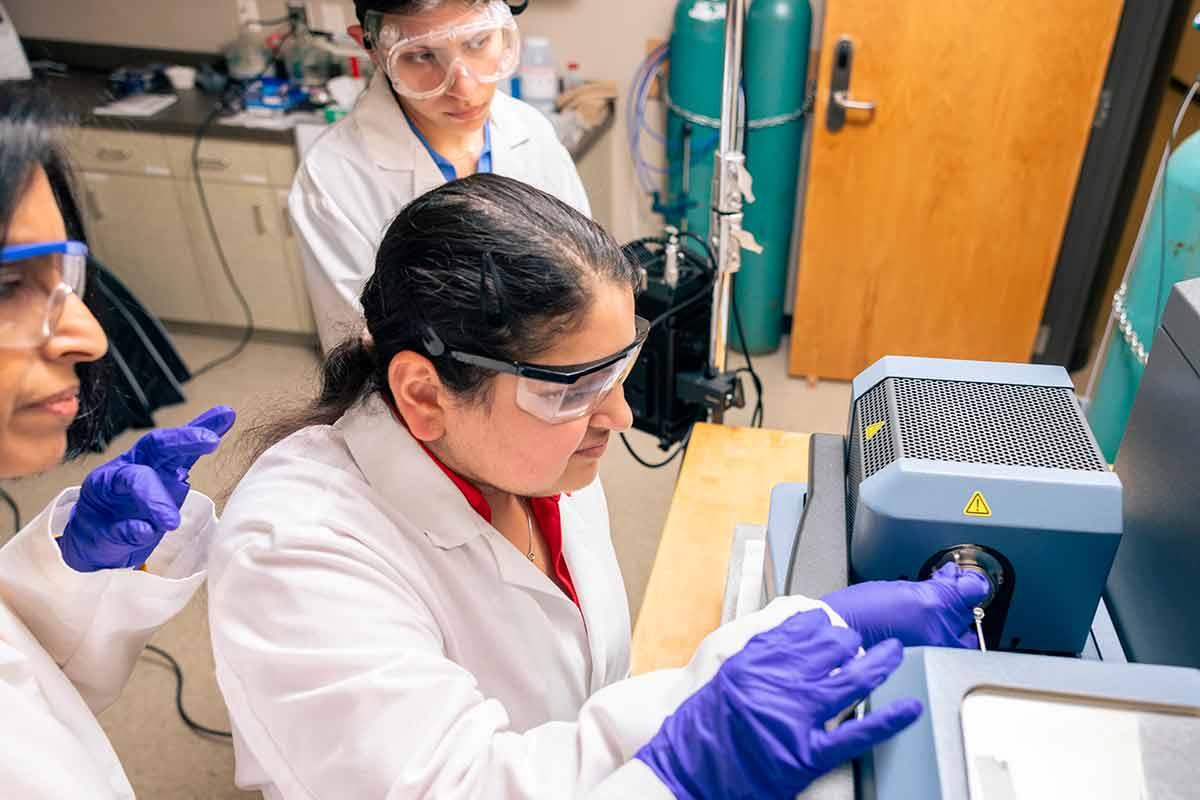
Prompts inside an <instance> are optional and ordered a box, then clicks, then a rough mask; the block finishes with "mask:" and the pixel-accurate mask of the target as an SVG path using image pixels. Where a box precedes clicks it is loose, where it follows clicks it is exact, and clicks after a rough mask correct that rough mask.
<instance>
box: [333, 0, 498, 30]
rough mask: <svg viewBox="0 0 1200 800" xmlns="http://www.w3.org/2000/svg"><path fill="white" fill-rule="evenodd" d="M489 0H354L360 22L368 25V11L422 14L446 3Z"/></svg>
mask: <svg viewBox="0 0 1200 800" xmlns="http://www.w3.org/2000/svg"><path fill="white" fill-rule="evenodd" d="M486 1H487V0H354V13H355V14H356V15H357V16H358V24H359V25H366V24H367V23H366V19H367V12H369V11H380V12H383V13H384V14H421V13H423V12H425V11H432V10H433V9H435V8H438V7H439V6H443V5H445V4H446V3H450V2H458V3H461V4H462V5H465V6H476V5H481V4H483V3H484V2H486Z"/></svg>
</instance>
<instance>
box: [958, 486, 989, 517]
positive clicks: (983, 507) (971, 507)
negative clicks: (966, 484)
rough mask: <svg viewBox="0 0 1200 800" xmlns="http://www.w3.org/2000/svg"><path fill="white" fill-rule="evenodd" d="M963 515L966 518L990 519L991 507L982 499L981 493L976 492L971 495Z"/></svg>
mask: <svg viewBox="0 0 1200 800" xmlns="http://www.w3.org/2000/svg"><path fill="white" fill-rule="evenodd" d="M963 513H964V514H966V515H967V516H968V517H990V516H991V515H992V507H991V506H989V505H988V501H987V500H985V499H984V498H983V492H976V493H975V494H973V495H971V499H970V500H969V501H968V502H967V507H966V508H964V509H963Z"/></svg>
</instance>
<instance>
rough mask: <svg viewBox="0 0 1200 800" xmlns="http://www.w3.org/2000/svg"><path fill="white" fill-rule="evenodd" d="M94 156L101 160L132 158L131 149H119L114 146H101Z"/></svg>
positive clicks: (125, 159)
mask: <svg viewBox="0 0 1200 800" xmlns="http://www.w3.org/2000/svg"><path fill="white" fill-rule="evenodd" d="M96 158H98V159H100V160H101V161H128V160H129V159H131V158H133V151H132V150H119V149H117V148H114V147H101V148H100V149H99V150H97V151H96Z"/></svg>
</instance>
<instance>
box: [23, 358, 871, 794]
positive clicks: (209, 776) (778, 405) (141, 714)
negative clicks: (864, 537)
mask: <svg viewBox="0 0 1200 800" xmlns="http://www.w3.org/2000/svg"><path fill="white" fill-rule="evenodd" d="M175 339H176V344H177V346H178V347H179V349H180V351H181V352H182V353H183V355H184V357H185V359H186V360H187V362H188V363H189V364H192V365H198V364H202V363H204V362H206V361H207V360H208V359H210V358H213V357H214V356H216V355H219V354H220V353H222V352H224V350H226V349H227V348H228V347H229V346H230V344H231V342H230V341H229V340H226V339H222V338H217V337H210V336H201V335H195V334H177V335H176V337H175ZM786 351H787V346H786V341H785V343H784V347H783V348H781V350H780V351H779V352H777V353H775V354H773V355H771V356H765V357H762V358H759V359H756V361H755V366H756V367H757V368H758V370H759V372H760V373H761V375H762V378H763V382H764V384H765V399H766V403H765V408H766V425H767V427H772V428H783V429H788V430H800V431H836V432H840V431H842V430H843V429H844V427H845V424H846V413H847V404H848V402H849V387H848V385H847V384H844V383H835V382H827V383H821V384H819V385H817V386H815V387H810V386H808V385H807V384H806V383H805V382H804V381H801V380H794V379H790V378H788V377H787V374H786ZM732 358H733V359H737V358H738V356H736V355H733V356H732ZM316 366H317V357H316V354H315V353H314V352H313V351H312V350H310V349H308V348H305V347H301V346H297V345H287V344H276V343H268V342H262V341H255V342H252V343H251V345H250V346H249V347H248V348H247V350H246V351H245V352H244V353H243V354H242V355H241V356H239V357H238V358H237V359H236V360H235V361H233V362H231V363H229V364H227V365H224V366H222V367H220V368H218V369H216V370H214V371H213V372H210V373H208V374H206V375H204V376H202V377H200V378H198V379H196V380H195V381H193V382H191V383H190V384H188V386H187V392H188V398H189V399H188V402H187V403H186V404H184V405H181V406H176V407H173V408H169V409H165V410H163V411H161V412H160V413H159V414H158V417H157V422H158V423H159V424H160V425H177V424H181V423H183V422H186V421H187V420H189V419H191V418H192V417H193V416H195V415H196V414H198V413H199V412H200V411H203V410H204V409H206V408H208V407H209V406H211V405H213V404H216V403H227V404H229V405H232V406H234V407H235V408H237V409H238V411H239V414H240V416H239V420H238V424H237V426H236V427H235V428H234V430H233V432H232V433H231V434H230V436H229V437H227V442H228V444H227V445H226V446H225V448H223V450H222V452H221V453H220V454H219V455H218V456H216V457H215V458H209V459H205V460H202V461H201V462H200V463H199V464H198V465H197V466H196V468H195V469H194V470H193V472H192V475H193V486H194V487H195V488H196V489H199V490H201V491H204V492H207V493H208V494H210V495H212V496H214V497H216V496H217V495H220V494H222V493H224V492H225V491H226V490H228V489H229V488H230V485H231V483H232V482H233V481H234V480H236V477H237V475H238V474H239V471H240V469H239V468H240V464H241V461H242V459H241V458H240V456H241V451H240V450H239V448H238V447H237V434H238V433H239V432H240V431H244V430H245V429H246V428H247V427H248V426H249V425H251V424H253V422H254V420H255V419H256V418H261V415H262V414H263V412H264V410H267V409H275V408H278V406H279V404H280V403H286V402H293V401H294V402H299V401H301V400H303V399H305V398H307V397H309V396H310V394H311V392H312V390H313V387H314V379H315V375H316ZM747 388H748V389H749V387H747ZM748 419H749V413H748V409H747V410H745V411H735V412H734V413H732V414H731V415H730V417H729V420H728V421H729V423H730V424H744V423H745V422H746V421H748ZM137 435H138V434H137V433H127V434H125V435H124V436H123V437H121V438H120V439H118V440H117V441H116V442H114V443H113V445H112V447H111V448H110V452H109V453H108V454H106V455H104V456H91V457H89V458H87V459H84V460H81V461H78V462H74V463H72V464H68V465H64V466H62V467H59V468H58V469H55V470H54V471H52V472H50V473H47V474H45V475H40V476H37V477H34V478H27V479H23V480H19V481H9V482H6V483H5V484H4V486H5V488H6V489H8V491H9V492H10V493H11V494H12V495H13V497H14V498H15V499H16V501H17V503H18V504H19V506H20V509H21V512H22V515H23V517H24V518H25V519H29V518H30V517H32V516H33V515H34V514H35V513H37V511H39V510H40V509H41V508H42V507H43V506H44V505H45V504H46V503H47V502H49V501H50V499H52V498H53V497H54V495H55V494H56V493H57V492H58V490H59V489H61V488H62V487H64V486H68V485H73V484H77V483H78V482H79V481H80V480H81V478H82V477H83V476H84V475H85V474H86V473H87V472H88V470H90V469H91V468H92V467H94V466H96V465H97V464H99V463H103V461H104V460H106V459H107V458H108V457H111V455H114V454H116V453H118V452H120V451H121V450H123V449H125V448H126V447H128V446H129V445H130V443H132V441H133V440H134V439H136V437H137ZM631 440H632V441H633V443H634V445H635V446H636V447H638V448H639V452H641V453H642V454H643V455H644V456H645V457H651V456H656V455H658V452H657V451H656V450H655V449H654V447H653V442H652V441H650V439H649V437H646V436H644V435H642V434H639V433H634V434H631ZM605 458H606V461H605V463H604V465H603V467H602V475H603V479H604V482H605V487H606V490H607V493H608V499H609V508H610V509H611V513H612V522H613V538H614V541H615V545H616V550H617V556H618V558H619V559H620V562H621V566H622V569H623V571H624V574H625V583H626V586H627V588H628V591H629V599H630V604H631V607H632V609H633V611H634V613H635V614H636V611H637V609H638V607H639V606H640V604H641V599H642V593H643V591H644V588H645V585H646V580H647V578H648V577H649V574H650V567H651V565H652V563H653V559H654V554H655V551H656V549H657V547H658V538H659V534H660V532H661V530H662V525H663V522H664V521H665V519H666V516H667V509H668V507H669V505H670V500H671V491H672V487H673V484H674V481H675V476H676V475H677V473H678V462H676V463H675V464H673V465H672V466H671V467H669V468H665V469H660V470H647V469H645V468H644V467H641V466H639V465H638V464H637V463H636V462H634V460H633V459H632V458H631V457H630V456H629V454H628V453H626V452H625V450H624V448H623V447H620V446H614V447H612V448H610V450H609V453H608V455H607V456H606V457H605ZM769 490H770V487H769V486H764V487H763V491H764V492H767V491H769ZM206 600H207V598H206V596H205V594H204V592H203V590H202V591H201V592H200V593H198V594H197V596H196V598H195V599H194V600H193V602H192V603H191V604H190V605H189V606H188V607H187V608H186V609H185V610H184V612H183V613H182V614H180V615H179V616H178V617H176V618H175V619H174V620H172V621H171V622H170V623H168V624H167V625H166V626H165V627H164V628H163V629H162V630H161V631H159V633H158V634H157V635H156V636H155V638H154V642H155V643H156V644H158V645H159V646H161V647H164V648H166V649H167V650H168V651H170V652H171V653H173V654H174V655H175V657H176V658H178V659H179V661H180V663H181V664H182V665H183V669H184V673H185V675H186V679H187V680H186V683H185V686H184V692H183V702H184V704H185V706H186V707H187V709H188V711H189V712H190V713H191V715H192V716H193V717H194V718H195V719H197V720H198V721H199V722H201V723H203V724H206V725H208V726H210V727H221V728H224V727H227V725H228V720H227V718H226V716H225V709H224V706H223V704H222V702H221V698H220V695H219V694H218V692H217V688H216V683H215V681H214V679H213V674H212V669H213V664H212V655H211V653H210V650H209V645H208V625H207V611H206ZM173 692H174V681H173V678H172V675H171V672H170V671H169V669H168V668H167V667H165V666H164V665H163V664H162V663H161V662H160V661H159V659H158V658H157V657H156V656H153V655H150V654H147V655H144V656H143V657H142V659H141V661H140V663H139V664H138V667H137V669H136V670H135V672H134V675H133V678H132V680H131V681H130V683H129V685H128V687H127V688H126V690H125V693H124V695H122V697H121V699H120V700H119V701H118V702H117V703H116V704H115V705H114V706H113V707H112V708H110V709H109V710H108V711H106V712H105V713H104V714H103V715H102V717H101V721H102V722H103V724H104V727H105V730H106V731H107V732H108V734H109V736H110V737H111V738H112V740H113V742H114V744H115V746H116V748H117V752H118V753H119V754H120V755H121V758H122V760H123V761H124V763H125V768H126V771H127V772H128V773H129V775H130V778H131V779H132V781H133V785H134V788H135V789H136V790H137V792H138V795H139V796H140V797H143V798H168V799H169V800H174V799H175V798H181V799H183V798H186V799H188V800H190V799H191V798H196V799H197V800H199V799H200V798H203V799H204V800H212V799H215V798H234V797H245V796H246V795H245V794H243V793H241V792H239V791H238V790H237V789H235V788H234V786H233V750H232V747H231V746H230V745H229V744H228V743H227V742H225V741H219V740H208V739H205V738H202V737H199V736H196V735H195V734H192V733H191V732H189V731H188V730H187V729H186V728H185V727H184V726H183V724H182V723H181V722H180V721H179V718H178V717H177V716H176V713H175V707H174V695H173Z"/></svg>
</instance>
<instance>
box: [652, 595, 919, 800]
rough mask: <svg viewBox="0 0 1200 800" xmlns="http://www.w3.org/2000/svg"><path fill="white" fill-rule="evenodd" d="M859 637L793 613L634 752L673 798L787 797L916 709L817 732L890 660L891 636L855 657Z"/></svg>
mask: <svg viewBox="0 0 1200 800" xmlns="http://www.w3.org/2000/svg"><path fill="white" fill-rule="evenodd" d="M861 643H862V639H861V637H860V636H859V635H858V634H857V633H855V632H854V631H852V630H848V629H846V628H838V627H834V626H833V625H832V624H831V623H830V621H829V617H828V615H826V613H825V612H824V611H820V610H816V611H806V612H804V613H802V614H796V615H795V616H793V617H791V618H789V619H788V620H786V621H785V622H783V623H782V624H781V625H779V626H778V627H775V628H772V629H771V630H769V631H766V632H764V633H760V634H758V635H757V636H755V637H754V638H753V639H751V640H750V641H749V642H747V643H746V646H745V647H744V648H743V649H742V650H741V651H740V652H738V653H736V654H734V655H733V656H731V657H730V658H729V659H727V660H726V661H725V663H724V664H722V665H721V668H720V670H718V671H717V674H716V676H715V677H714V678H713V679H712V680H711V681H709V682H708V683H707V684H705V685H704V686H702V687H700V689H699V690H698V691H697V692H696V693H695V694H693V695H692V696H691V697H689V698H688V699H687V700H684V701H683V703H682V704H680V706H679V708H678V709H676V710H675V713H673V714H671V716H669V717H667V718H666V720H664V721H663V724H662V727H661V728H660V729H659V731H658V733H656V734H655V735H654V738H652V739H651V740H650V741H649V742H647V743H646V744H645V745H644V746H643V747H642V748H641V749H640V750H638V752H637V753H636V754H635V755H634V757H635V758H637V759H639V760H640V761H642V762H644V763H645V764H646V765H647V766H648V767H650V769H651V770H653V771H654V773H655V775H657V776H658V778H659V780H661V781H662V782H663V783H664V784H665V785H666V786H667V788H668V789H670V790H671V792H672V793H673V794H674V795H675V797H677V798H680V800H700V798H709V797H711V798H717V797H787V798H791V797H795V796H796V795H797V794H798V793H799V792H801V791H803V790H804V788H805V787H806V786H808V785H809V784H810V783H812V782H813V781H814V780H816V779H817V778H819V777H820V776H821V775H823V774H825V773H826V772H828V771H830V770H831V769H833V768H834V767H837V766H838V765H840V764H843V763H845V762H847V761H849V760H851V759H853V758H855V757H857V756H859V755H861V754H862V753H865V752H866V751H867V750H870V749H871V748H872V747H874V746H875V745H877V744H879V743H881V742H884V741H886V740H887V739H889V738H891V737H892V736H894V735H895V734H896V733H898V732H899V731H901V730H903V729H904V728H906V727H907V726H908V725H910V724H911V723H912V722H913V721H914V720H915V719H916V718H917V717H919V716H920V715H921V704H920V703H919V702H918V701H917V700H915V699H903V700H898V701H896V702H894V703H892V704H891V705H889V706H887V707H886V708H882V709H879V710H877V711H872V712H871V713H869V714H867V715H866V716H865V717H863V718H862V719H851V720H848V721H847V722H844V723H842V724H841V725H839V726H838V727H837V728H835V729H833V730H832V731H826V730H825V723H826V721H828V720H830V719H832V718H833V717H835V716H837V715H838V714H839V713H841V712H842V711H844V710H845V709H847V708H849V707H850V706H852V705H853V704H854V703H855V702H857V701H858V700H860V699H861V698H863V697H864V696H866V695H867V694H868V693H870V692H871V690H873V689H875V687H877V686H879V685H880V684H881V683H883V681H884V680H885V679H886V678H887V676H888V675H890V674H891V673H892V672H893V671H894V670H895V669H896V667H897V666H899V665H900V659H901V657H902V654H903V651H902V650H901V647H900V643H899V642H896V641H891V642H885V643H883V644H881V645H879V646H878V647H875V648H872V649H871V650H870V651H868V652H867V654H866V655H865V656H863V657H861V658H856V654H857V653H858V649H859V647H860V646H861ZM835 670H836V672H835Z"/></svg>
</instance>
